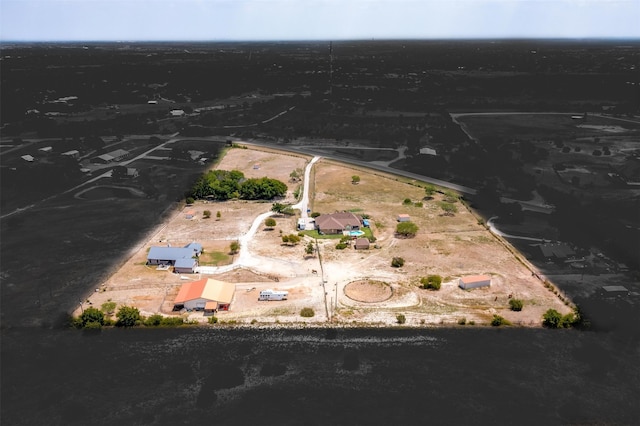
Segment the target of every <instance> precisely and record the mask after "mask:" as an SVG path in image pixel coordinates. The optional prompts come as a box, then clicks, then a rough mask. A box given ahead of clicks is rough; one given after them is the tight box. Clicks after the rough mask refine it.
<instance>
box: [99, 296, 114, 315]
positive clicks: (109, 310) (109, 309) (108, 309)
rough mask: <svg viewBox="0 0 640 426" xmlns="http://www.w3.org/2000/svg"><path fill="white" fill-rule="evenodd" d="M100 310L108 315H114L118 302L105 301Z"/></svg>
mask: <svg viewBox="0 0 640 426" xmlns="http://www.w3.org/2000/svg"><path fill="white" fill-rule="evenodd" d="M100 310H101V311H102V312H104V313H105V314H107V315H113V312H114V311H115V310H116V302H112V301H111V300H109V301H107V302H104V303H103V304H102V306H101V307H100Z"/></svg>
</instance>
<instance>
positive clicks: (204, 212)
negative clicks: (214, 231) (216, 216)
mask: <svg viewBox="0 0 640 426" xmlns="http://www.w3.org/2000/svg"><path fill="white" fill-rule="evenodd" d="M202 217H204V218H205V219H209V218H210V217H211V210H205V211H203V212H202Z"/></svg>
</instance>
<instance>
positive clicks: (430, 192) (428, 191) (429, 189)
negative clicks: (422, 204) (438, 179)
mask: <svg viewBox="0 0 640 426" xmlns="http://www.w3.org/2000/svg"><path fill="white" fill-rule="evenodd" d="M435 192H436V187H435V186H433V185H427V186H425V187H424V195H425V196H426V197H427V198H429V199H431V198H432V197H433V194H435Z"/></svg>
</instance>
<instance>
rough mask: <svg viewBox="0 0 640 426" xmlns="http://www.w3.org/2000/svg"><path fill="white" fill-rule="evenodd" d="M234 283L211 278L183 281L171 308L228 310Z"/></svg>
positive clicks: (234, 289) (234, 290) (233, 291)
mask: <svg viewBox="0 0 640 426" xmlns="http://www.w3.org/2000/svg"><path fill="white" fill-rule="evenodd" d="M235 292H236V285H235V284H233V283H228V282H224V281H218V280H214V279H211V278H204V279H201V280H198V281H192V282H189V283H185V284H183V285H182V287H181V288H180V291H179V292H178V295H177V296H176V298H175V300H174V302H173V310H174V311H179V310H181V309H183V308H184V309H190V310H198V311H200V310H203V311H207V312H216V311H228V310H229V306H231V301H232V300H233V296H234V294H235Z"/></svg>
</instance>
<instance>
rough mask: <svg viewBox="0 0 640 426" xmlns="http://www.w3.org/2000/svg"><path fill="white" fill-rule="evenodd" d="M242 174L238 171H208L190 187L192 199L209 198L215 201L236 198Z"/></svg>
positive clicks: (242, 177)
mask: <svg viewBox="0 0 640 426" xmlns="http://www.w3.org/2000/svg"><path fill="white" fill-rule="evenodd" d="M243 179H244V174H243V173H242V172H240V171H238V170H232V171H228V170H210V171H209V172H207V173H205V174H204V175H202V176H201V177H200V179H198V180H197V181H196V183H195V184H194V185H193V187H191V196H192V197H193V198H205V197H210V198H213V199H215V200H221V201H224V200H228V199H230V198H235V197H237V196H238V191H239V190H240V182H241V181H242V180H243Z"/></svg>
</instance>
